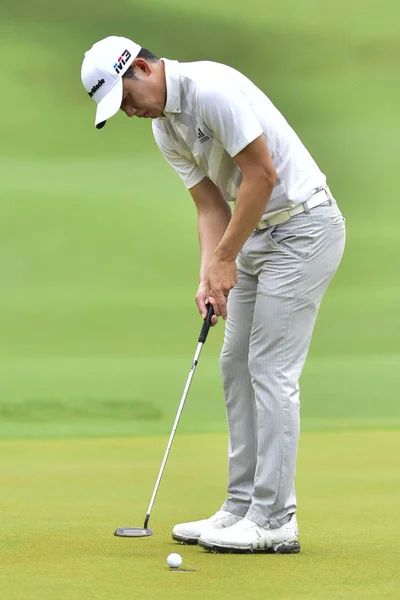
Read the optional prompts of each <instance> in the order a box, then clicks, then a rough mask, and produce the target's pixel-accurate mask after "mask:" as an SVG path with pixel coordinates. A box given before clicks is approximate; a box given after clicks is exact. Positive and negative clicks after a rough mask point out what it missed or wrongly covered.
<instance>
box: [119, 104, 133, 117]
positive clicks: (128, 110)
mask: <svg viewBox="0 0 400 600" xmlns="http://www.w3.org/2000/svg"><path fill="white" fill-rule="evenodd" d="M121 108H122V110H123V111H124V113H125V114H126V115H127V116H128V117H134V116H135V115H136V113H137V108H133V106H122V107H121Z"/></svg>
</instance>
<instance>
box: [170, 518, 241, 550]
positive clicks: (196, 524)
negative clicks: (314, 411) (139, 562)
mask: <svg viewBox="0 0 400 600" xmlns="http://www.w3.org/2000/svg"><path fill="white" fill-rule="evenodd" d="M241 519H242V517H238V516H237V515H234V514H232V513H230V512H227V511H226V510H219V511H218V512H216V513H215V515H213V516H212V517H210V518H209V519H202V520H201V521H191V522H190V523H179V525H175V527H174V528H173V530H172V539H173V540H175V541H176V542H179V543H181V544H197V542H198V540H199V537H200V536H201V535H202V534H203V533H205V532H206V531H214V530H217V529H218V530H219V529H223V528H224V527H230V526H231V525H234V524H235V523H237V522H238V521H240V520H241Z"/></svg>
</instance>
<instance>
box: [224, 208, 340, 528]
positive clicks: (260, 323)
mask: <svg viewBox="0 0 400 600" xmlns="http://www.w3.org/2000/svg"><path fill="white" fill-rule="evenodd" d="M344 245H345V222H344V218H343V217H342V215H341V212H340V210H339V209H338V207H337V205H336V202H335V201H334V200H331V201H330V202H329V203H327V204H323V205H321V206H318V207H316V208H313V209H311V210H310V211H308V212H305V213H302V214H300V215H297V216H295V217H293V218H292V219H290V220H289V221H287V222H286V223H283V224H281V225H278V226H275V227H272V228H270V229H267V230H264V231H261V232H257V231H255V232H253V234H252V235H251V236H250V237H249V239H248V240H247V242H246V243H245V245H244V247H243V248H242V251H241V252H240V254H239V256H238V260H237V265H238V276H239V277H238V283H237V284H236V286H235V287H234V288H233V289H232V290H231V292H230V294H229V300H228V318H227V321H226V328H225V340H224V345H223V349H222V353H221V370H222V379H223V386H224V392H225V399H226V410H227V418H228V427H229V449H228V452H229V484H228V495H229V497H228V500H226V502H225V503H224V505H223V507H222V508H223V509H224V510H227V511H230V512H232V513H234V514H237V515H240V516H247V518H249V519H251V520H252V521H255V522H256V523H258V524H259V525H261V526H263V527H267V528H269V527H271V528H276V527H280V526H282V525H283V524H284V523H285V522H287V521H288V519H289V517H290V515H291V514H292V513H294V512H296V506H297V505H296V494H295V487H294V478H295V470H296V457H297V448H298V440H299V431H300V401H299V378H300V375H301V372H302V369H303V366H304V363H305V360H306V357H307V353H308V349H309V345H310V341H311V336H312V332H313V328H314V325H315V321H316V318H317V314H318V310H319V307H320V304H321V300H322V296H323V294H324V292H325V290H326V289H327V287H328V284H329V282H330V280H331V279H332V277H333V275H334V273H335V271H336V269H337V268H338V266H339V263H340V261H341V258H342V254H343V250H344Z"/></svg>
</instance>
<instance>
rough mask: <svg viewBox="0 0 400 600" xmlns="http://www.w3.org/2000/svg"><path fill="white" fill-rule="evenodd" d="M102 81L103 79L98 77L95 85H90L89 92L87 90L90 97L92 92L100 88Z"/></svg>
mask: <svg viewBox="0 0 400 600" xmlns="http://www.w3.org/2000/svg"><path fill="white" fill-rule="evenodd" d="M103 83H105V81H104V79H99V80H98V82H97V83H96V85H94V86H93V87H92V89H91V90H90V92H88V94H89V96H90V97H92V96H93V94H95V93H96V92H97V90H98V89H99V88H101V86H102V85H103Z"/></svg>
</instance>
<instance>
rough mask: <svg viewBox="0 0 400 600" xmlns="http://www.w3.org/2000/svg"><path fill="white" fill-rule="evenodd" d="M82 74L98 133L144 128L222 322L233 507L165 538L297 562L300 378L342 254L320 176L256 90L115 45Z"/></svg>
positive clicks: (94, 56)
mask: <svg viewBox="0 0 400 600" xmlns="http://www.w3.org/2000/svg"><path fill="white" fill-rule="evenodd" d="M81 76H82V82H83V85H84V87H85V89H86V91H87V93H88V94H89V96H90V97H91V98H92V99H93V100H94V101H95V102H96V103H97V112H96V120H95V125H96V127H97V128H101V127H103V126H104V125H105V123H106V121H107V120H108V119H110V118H111V117H112V116H113V115H115V114H116V113H117V112H118V111H119V110H120V109H121V110H122V111H123V112H125V114H126V115H127V116H128V117H135V116H136V117H139V118H149V119H153V122H152V125H153V134H154V137H155V141H156V143H157V145H158V147H159V149H160V151H161V152H162V154H163V156H164V158H165V159H166V160H167V161H168V162H169V164H170V165H171V166H172V167H173V168H174V169H175V171H176V172H177V173H178V175H179V176H180V177H181V178H182V180H183V183H184V184H185V186H186V188H187V189H188V190H189V192H190V194H191V196H192V198H193V200H194V203H195V205H196V208H197V213H198V233H199V240H200V247H201V265H200V281H199V288H198V290H197V294H196V303H197V307H198V310H199V312H200V314H201V315H202V317H203V318H204V317H205V316H206V306H207V305H208V303H212V305H213V307H214V311H215V316H214V317H213V323H214V324H215V323H216V321H217V318H218V317H219V316H221V317H222V318H223V319H224V320H226V327H225V340H224V345H223V349H222V353H221V370H222V380H223V387H224V393H225V399H226V409H227V418H228V425H229V483H228V498H227V499H226V501H225V502H224V504H223V505H222V507H221V508H220V510H218V511H217V512H216V513H215V514H214V515H213V516H211V517H209V518H207V519H203V520H201V521H193V522H190V523H182V524H179V525H176V526H175V527H174V529H173V532H172V535H173V538H174V539H175V540H177V541H179V542H183V543H192V544H194V543H199V544H200V546H202V547H204V548H206V549H208V550H214V551H217V552H249V551H250V552H276V553H297V552H299V550H300V544H299V530H298V525H297V520H296V508H297V503H296V493H295V486H294V479H295V470H296V456H297V449H298V439H299V420H300V417H299V407H300V403H299V379H300V375H301V372H302V369H303V367H304V363H305V360H306V357H307V353H308V349H309V346H310V341H311V336H312V332H313V328H314V325H315V321H316V318H317V314H318V310H319V307H320V304H321V300H322V297H323V295H324V292H325V290H326V289H327V286H328V284H329V282H330V281H331V279H332V277H333V275H334V273H335V271H336V270H337V268H338V266H339V263H340V260H341V258H342V254H343V250H344V245H345V224H344V218H343V217H342V214H341V212H340V210H339V208H338V206H337V204H336V201H335V199H334V197H333V196H332V194H331V191H330V189H329V187H328V186H327V182H326V177H325V175H324V174H323V173H322V172H321V171H320V169H319V168H318V166H317V164H316V163H315V162H314V160H313V158H312V157H311V155H310V154H309V152H308V151H307V150H306V148H305V147H304V145H303V144H302V142H301V141H300V139H299V138H298V136H297V135H296V133H295V132H294V131H293V129H292V128H291V127H290V125H289V124H288V123H287V121H286V120H285V119H284V117H283V116H282V115H281V113H280V112H279V111H278V110H277V109H276V108H275V106H274V105H273V104H272V102H271V101H270V100H269V99H268V97H267V96H266V95H265V94H264V92H262V91H261V90H260V89H259V88H258V87H257V86H256V85H254V83H252V82H251V81H250V80H249V79H248V78H247V77H246V76H245V75H243V74H241V73H239V72H238V71H236V70H235V69H233V68H231V67H229V66H226V65H222V64H218V63H215V62H208V61H204V62H203V61H201V62H192V63H180V62H178V61H176V60H168V59H166V58H161V59H158V58H157V57H156V56H154V55H153V54H152V53H151V52H149V51H148V50H146V49H144V48H141V47H140V46H139V45H138V44H136V43H135V42H133V41H132V40H129V39H126V38H122V37H114V36H112V37H108V38H106V39H103V40H100V41H99V42H97V43H96V44H94V46H93V47H92V48H91V49H90V50H89V51H88V52H86V54H85V57H84V60H83V64H82V71H81ZM231 201H232V202H234V210H233V213H231V209H230V204H229V202H231Z"/></svg>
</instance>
